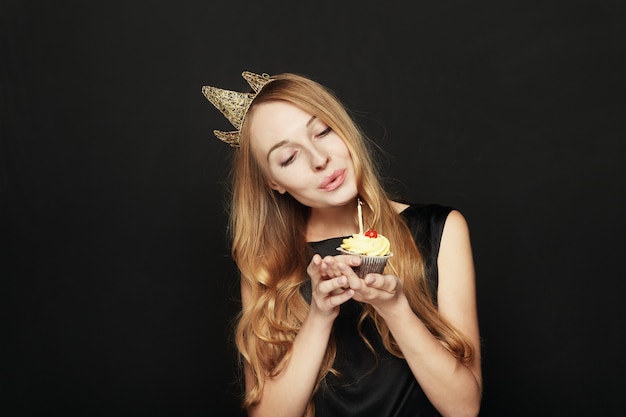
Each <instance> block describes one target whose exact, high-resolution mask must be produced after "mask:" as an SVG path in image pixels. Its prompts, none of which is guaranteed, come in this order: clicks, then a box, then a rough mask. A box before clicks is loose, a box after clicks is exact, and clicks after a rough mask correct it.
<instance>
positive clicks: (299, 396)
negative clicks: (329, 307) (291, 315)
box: [248, 313, 332, 417]
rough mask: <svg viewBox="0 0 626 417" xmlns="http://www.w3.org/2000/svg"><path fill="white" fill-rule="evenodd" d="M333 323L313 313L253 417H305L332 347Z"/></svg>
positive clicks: (270, 380)
mask: <svg viewBox="0 0 626 417" xmlns="http://www.w3.org/2000/svg"><path fill="white" fill-rule="evenodd" d="M331 329H332V321H329V320H328V319H327V318H324V317H319V316H316V315H315V314H312V313H309V315H308V317H307V318H306V320H305V321H304V323H303V324H302V327H301V329H300V331H299V332H298V335H297V336H296V339H295V341H294V344H293V347H292V352H291V356H290V359H289V361H288V363H287V364H286V366H285V367H284V368H283V370H282V372H281V373H280V374H279V375H277V376H276V377H274V378H268V379H267V380H266V382H265V387H264V389H263V395H262V398H261V401H260V402H259V403H258V404H257V405H255V406H254V407H253V408H251V409H250V410H248V413H249V415H250V417H265V416H269V417H288V416H293V417H301V416H302V415H303V414H304V410H305V408H306V406H307V403H308V402H309V399H310V398H311V394H312V392H313V388H314V387H315V383H316V381H317V376H318V374H319V370H320V367H321V364H322V361H323V359H324V354H325V352H326V348H327V345H328V340H329V337H330V332H331Z"/></svg>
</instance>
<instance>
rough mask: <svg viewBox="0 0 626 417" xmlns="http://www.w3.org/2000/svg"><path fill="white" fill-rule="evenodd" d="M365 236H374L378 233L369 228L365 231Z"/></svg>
mask: <svg viewBox="0 0 626 417" xmlns="http://www.w3.org/2000/svg"><path fill="white" fill-rule="evenodd" d="M365 236H367V237H373V238H376V237H378V233H376V230H374V229H369V230H368V231H367V232H365Z"/></svg>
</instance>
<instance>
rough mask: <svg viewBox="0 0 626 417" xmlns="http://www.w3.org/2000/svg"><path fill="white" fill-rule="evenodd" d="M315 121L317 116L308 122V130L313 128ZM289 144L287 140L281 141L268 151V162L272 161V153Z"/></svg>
mask: <svg viewBox="0 0 626 417" xmlns="http://www.w3.org/2000/svg"><path fill="white" fill-rule="evenodd" d="M315 119H317V116H312V117H311V118H310V119H309V121H308V122H306V127H307V128H308V127H309V126H311V124H312V123H313V122H314V121H315ZM287 143H289V141H288V140H287V139H285V140H281V141H280V142H278V143H277V144H275V145H274V146H272V147H271V148H270V150H269V151H267V160H268V161H269V160H270V154H271V153H272V152H274V151H275V150H276V149H278V148H280V147H281V146H284V145H286V144H287Z"/></svg>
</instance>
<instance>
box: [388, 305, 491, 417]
mask: <svg viewBox="0 0 626 417" xmlns="http://www.w3.org/2000/svg"><path fill="white" fill-rule="evenodd" d="M379 313H380V314H381V316H382V317H383V318H384V319H385V321H386V323H387V325H388V326H389V329H390V331H391V333H392V334H393V336H394V338H395V340H396V342H397V343H398V345H399V347H400V349H401V350H402V353H403V355H404V357H405V359H406V361H407V363H408V365H409V367H410V368H411V371H412V373H413V375H414V376H415V378H416V379H417V381H418V382H419V384H420V386H421V387H422V389H423V390H424V393H425V394H426V395H427V396H428V398H429V400H430V401H431V403H432V404H433V405H434V406H435V408H437V410H438V411H439V412H440V413H441V414H442V415H443V416H476V415H477V414H478V411H479V409H480V402H481V396H482V389H481V383H480V381H478V380H477V377H476V376H475V374H474V372H473V371H472V369H470V367H468V366H466V365H464V364H462V363H461V362H460V361H458V360H457V359H456V358H454V357H453V356H452V354H451V353H450V352H448V351H447V350H446V349H445V348H444V347H443V345H442V344H441V343H440V342H439V341H438V340H437V339H436V338H435V337H434V336H433V335H432V334H431V333H430V331H429V330H428V329H427V328H426V326H425V325H424V324H423V323H422V321H421V320H420V319H419V318H418V317H417V316H416V315H415V314H414V313H413V311H412V310H411V308H410V307H409V305H408V302H407V301H406V298H404V297H402V300H400V301H399V302H398V303H397V305H395V306H393V307H392V308H388V309H387V310H386V311H379Z"/></svg>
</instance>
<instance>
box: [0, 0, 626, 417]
mask: <svg viewBox="0 0 626 417" xmlns="http://www.w3.org/2000/svg"><path fill="white" fill-rule="evenodd" d="M621 3H622V2H619V1H577V0H570V1H565V0H563V1H555V0H548V1H504V2H503V1H486V0H481V1H432V2H395V1H386V2H383V1H370V0H361V1H327V2H325V1H321V2H320V1H311V2H294V1H277V0H272V1H269V2H254V3H251V2H232V1H231V2H227V1H221V2H216V1H199V0H196V1H176V2H174V1H171V2H168V1H161V0H156V1H150V2H148V1H143V2H142V1H125V2H120V1H107V2H96V1H61V2H54V1H17V0H14V1H11V0H8V1H7V0H5V1H1V2H0V42H1V43H0V46H1V50H0V53H1V55H0V60H1V62H0V67H1V68H2V73H1V78H0V80H1V84H0V88H1V96H0V97H1V100H2V101H1V102H0V105H1V107H0V117H1V119H0V121H1V123H0V129H1V130H0V134H1V136H0V140H1V142H0V146H1V147H0V169H1V172H0V175H1V177H0V178H1V183H0V184H1V187H2V188H1V192H2V194H1V196H0V198H1V200H0V201H1V206H0V209H1V211H0V214H1V216H2V222H1V224H0V227H1V229H0V233H1V236H2V244H3V248H2V254H1V259H0V260H1V262H2V263H1V267H0V268H1V269H0V273H1V274H2V277H1V282H2V307H3V314H2V319H3V323H6V324H3V326H2V343H1V345H0V346H1V349H2V352H1V356H2V370H1V371H2V372H1V375H0V377H1V378H2V380H1V382H2V384H1V389H2V401H1V407H2V410H0V413H2V414H3V415H10V416H35V415H48V414H50V413H51V412H60V413H62V414H63V415H77V416H78V415H80V416H126V415H128V416H131V415H132V416H138V415H151V416H174V415H176V416H236V415H238V406H237V399H236V390H235V386H236V384H235V376H236V373H235V365H234V353H233V349H232V342H231V340H230V337H229V334H230V333H229V332H230V326H231V320H232V318H233V316H234V314H235V312H236V309H237V274H236V271H235V269H234V267H233V265H232V263H231V261H230V260H229V257H228V248H227V243H226V238H225V237H226V232H225V221H226V216H225V212H224V201H225V190H224V181H225V180H226V171H227V166H228V162H229V155H230V153H231V150H230V148H228V146H227V145H224V144H222V143H221V142H219V141H218V140H217V139H215V137H214V136H213V135H212V129H214V128H218V129H229V128H230V126H229V125H228V122H227V121H226V120H225V119H223V118H222V117H221V115H220V114H219V112H218V111H217V110H215V109H214V108H213V107H212V105H211V104H210V103H209V102H208V101H206V99H205V98H204V97H203V96H202V94H201V92H200V89H201V86H202V85H205V84H210V85H215V86H219V87H222V88H228V89H240V90H242V89H246V88H247V85H246V84H245V81H244V80H243V79H242V78H241V76H240V74H241V72H242V71H243V70H251V71H254V72H259V73H260V72H267V73H270V74H273V73H277V72H282V71H292V72H298V73H302V74H305V75H309V76H311V77H312V78H314V79H316V80H317V81H320V82H321V83H323V84H325V85H327V86H329V87H330V88H331V89H333V90H334V91H335V92H336V93H337V94H338V95H339V97H341V98H342V99H343V101H344V102H345V103H346V104H347V105H348V106H349V107H350V108H351V109H352V110H354V111H355V112H356V113H357V115H358V121H359V123H361V124H362V125H363V127H364V128H365V129H366V130H367V132H368V134H369V135H370V136H371V137H372V138H373V139H374V140H375V141H376V142H377V143H378V144H380V146H381V147H382V148H383V149H384V152H381V159H382V162H383V164H382V167H383V170H384V173H385V175H386V177H387V178H388V179H389V180H388V183H389V186H390V187H391V188H392V189H393V190H395V191H397V192H399V193H401V194H403V195H404V196H406V197H408V198H410V199H412V200H414V201H422V202H438V203H442V204H449V205H452V206H454V207H457V208H459V209H460V210H461V211H462V212H463V213H464V214H465V216H466V217H467V219H468V221H469V224H470V228H471V231H472V240H473V246H474V254H475V261H476V270H477V285H478V306H479V313H480V326H481V332H482V337H483V341H484V350H483V356H484V359H483V360H484V390H485V392H484V402H483V409H482V412H481V416H483V417H487V416H489V417H491V416H528V415H534V416H537V415H541V416H543V415H563V416H564V415H568V416H583V415H584V416H590V415H593V416H596V415H603V416H612V415H618V414H619V411H620V408H621V407H620V404H621V403H622V401H621V400H620V398H621V396H622V395H623V390H624V388H625V384H624V382H623V379H622V378H623V374H624V372H626V366H625V359H624V357H625V355H624V354H623V347H622V346H623V345H622V344H621V341H622V340H623V338H624V336H625V330H624V325H623V321H622V317H623V316H624V310H625V309H624V307H623V305H624V301H623V294H624V289H625V285H624V278H626V277H625V276H624V275H625V274H624V268H623V258H624V254H625V253H626V245H625V239H624V234H625V233H626V227H625V224H624V223H625V222H624V217H623V213H624V210H625V209H626V204H625V198H624V197H625V189H626V184H625V178H626V175H625V174H626V172H625V168H624V166H625V165H624V164H625V162H626V161H625V152H624V139H625V135H624V114H625V112H624V111H625V108H624V107H625V106H624V103H625V100H624V96H625V89H624V86H625V83H624V71H625V70H626V65H625V64H624V60H625V59H626V49H625V42H626V30H625V22H626V20H625V17H626V14H625V11H624V9H625V7H623V6H622V5H621Z"/></svg>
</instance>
